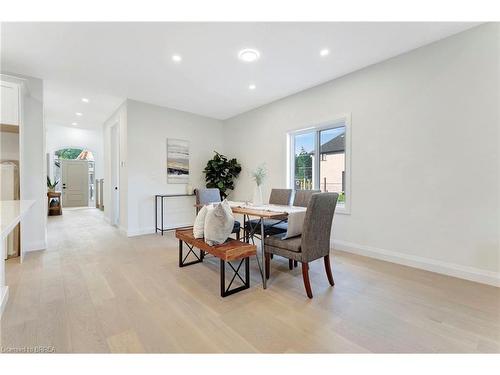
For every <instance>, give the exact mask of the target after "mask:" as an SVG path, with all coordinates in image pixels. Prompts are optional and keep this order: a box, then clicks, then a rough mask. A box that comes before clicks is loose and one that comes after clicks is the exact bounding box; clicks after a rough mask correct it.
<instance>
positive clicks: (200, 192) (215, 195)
mask: <svg viewBox="0 0 500 375" xmlns="http://www.w3.org/2000/svg"><path fill="white" fill-rule="evenodd" d="M194 193H195V194H196V204H203V205H205V204H209V203H216V202H220V201H221V199H220V190H219V189H217V188H210V189H196V190H195V191H194Z"/></svg>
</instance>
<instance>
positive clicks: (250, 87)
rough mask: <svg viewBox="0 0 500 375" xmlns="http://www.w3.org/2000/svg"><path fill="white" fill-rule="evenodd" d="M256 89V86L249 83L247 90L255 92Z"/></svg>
mask: <svg viewBox="0 0 500 375" xmlns="http://www.w3.org/2000/svg"><path fill="white" fill-rule="evenodd" d="M256 87H257V86H255V85H254V84H253V83H251V84H249V85H248V89H249V90H255V88H256Z"/></svg>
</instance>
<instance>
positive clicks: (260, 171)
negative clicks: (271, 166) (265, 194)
mask: <svg viewBox="0 0 500 375" xmlns="http://www.w3.org/2000/svg"><path fill="white" fill-rule="evenodd" d="M251 175H252V178H253V180H254V181H255V183H256V185H257V186H256V187H255V191H254V194H253V203H254V204H257V205H260V204H263V199H262V184H263V183H264V179H265V178H266V176H267V170H266V167H265V165H264V164H261V165H259V166H258V167H257V168H256V169H255V170H254V171H253V172H252V174H251Z"/></svg>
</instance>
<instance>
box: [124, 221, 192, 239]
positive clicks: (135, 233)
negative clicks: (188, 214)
mask: <svg viewBox="0 0 500 375" xmlns="http://www.w3.org/2000/svg"><path fill="white" fill-rule="evenodd" d="M176 225H177V226H178V227H180V228H182V227H191V226H193V223H192V222H190V223H185V224H182V223H181V224H176ZM171 230H175V229H171ZM169 231H170V230H169ZM154 233H155V229H154V228H141V229H132V230H129V231H128V232H127V236H128V237H135V236H144V235H146V234H154ZM158 233H159V234H161V232H158Z"/></svg>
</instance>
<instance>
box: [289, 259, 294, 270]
mask: <svg viewBox="0 0 500 375" xmlns="http://www.w3.org/2000/svg"><path fill="white" fill-rule="evenodd" d="M288 269H291V270H293V260H292V259H288Z"/></svg>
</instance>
